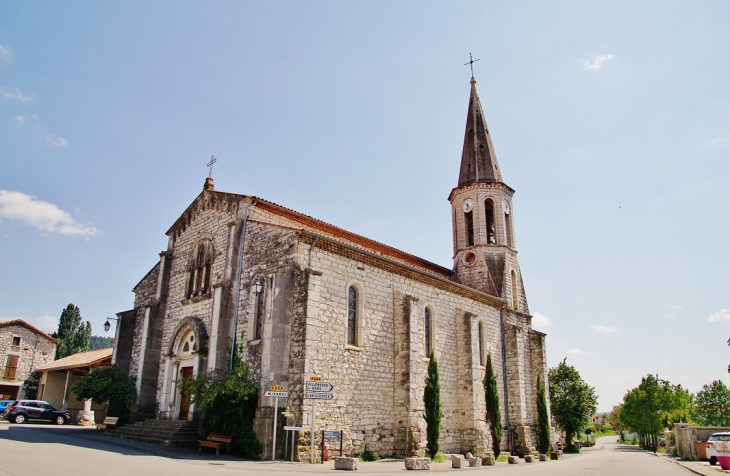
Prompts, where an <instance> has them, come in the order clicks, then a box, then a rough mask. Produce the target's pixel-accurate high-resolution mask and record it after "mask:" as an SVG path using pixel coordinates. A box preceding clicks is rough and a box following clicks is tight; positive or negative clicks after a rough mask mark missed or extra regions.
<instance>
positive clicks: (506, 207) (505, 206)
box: [503, 200, 509, 214]
mask: <svg viewBox="0 0 730 476" xmlns="http://www.w3.org/2000/svg"><path fill="white" fill-rule="evenodd" d="M503 206H504V212H505V213H507V214H509V202H508V201H507V200H505V201H504V203H503Z"/></svg>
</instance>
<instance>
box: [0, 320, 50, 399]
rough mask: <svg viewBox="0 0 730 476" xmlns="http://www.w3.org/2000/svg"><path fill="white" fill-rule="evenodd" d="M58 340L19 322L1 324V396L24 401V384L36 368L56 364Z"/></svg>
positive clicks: (25, 323) (23, 322)
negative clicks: (51, 363) (50, 363)
mask: <svg viewBox="0 0 730 476" xmlns="http://www.w3.org/2000/svg"><path fill="white" fill-rule="evenodd" d="M57 343H58V341H57V340H56V339H54V338H53V337H51V336H49V335H48V334H46V333H45V332H43V331H42V330H40V329H37V328H35V327H34V326H32V325H30V324H28V323H27V322H25V321H22V320H20V319H18V320H15V321H8V322H0V365H2V367H0V394H1V395H2V399H3V400H13V399H16V398H24V397H25V395H24V394H23V382H25V380H26V379H27V378H28V377H29V376H30V374H31V372H33V370H35V369H36V368H37V367H39V366H41V365H43V364H46V363H48V362H51V361H53V359H54V358H55V357H56V344H57Z"/></svg>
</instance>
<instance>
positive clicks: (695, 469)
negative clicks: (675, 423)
mask: <svg viewBox="0 0 730 476" xmlns="http://www.w3.org/2000/svg"><path fill="white" fill-rule="evenodd" d="M656 456H657V458H662V459H665V460H667V461H669V462H671V463H675V464H678V465H680V466H682V467H683V468H684V469H686V470H687V471H691V472H692V473H694V474H698V475H700V476H718V475H719V474H726V473H730V471H723V470H722V469H720V465H719V464H716V465H715V466H712V465H711V464H710V463H709V462H707V461H688V460H684V459H682V458H680V457H678V456H674V455H670V454H666V453H657V454H656Z"/></svg>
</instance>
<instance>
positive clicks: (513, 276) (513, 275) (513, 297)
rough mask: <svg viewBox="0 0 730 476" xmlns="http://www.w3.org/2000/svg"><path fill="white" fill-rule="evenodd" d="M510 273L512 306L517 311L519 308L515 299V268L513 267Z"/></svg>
mask: <svg viewBox="0 0 730 476" xmlns="http://www.w3.org/2000/svg"><path fill="white" fill-rule="evenodd" d="M510 275H511V277H512V307H513V308H514V309H515V310H517V311H519V310H520V305H519V302H518V300H517V277H516V275H515V270H514V269H513V270H512V273H510Z"/></svg>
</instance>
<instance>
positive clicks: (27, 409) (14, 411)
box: [5, 400, 71, 425]
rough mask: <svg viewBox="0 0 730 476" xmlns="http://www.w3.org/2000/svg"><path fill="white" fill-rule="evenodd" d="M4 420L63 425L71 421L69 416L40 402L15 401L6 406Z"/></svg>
mask: <svg viewBox="0 0 730 476" xmlns="http://www.w3.org/2000/svg"><path fill="white" fill-rule="evenodd" d="M5 418H6V419H7V420H8V421H11V422H13V423H25V422H26V421H28V420H48V421H50V422H54V423H57V424H59V425H63V424H65V423H67V422H69V421H70V420H71V414H70V413H69V412H67V411H66V410H59V409H58V408H56V407H54V406H53V405H51V404H50V403H47V402H44V401H42V400H15V401H14V402H12V403H11V404H9V405H8V406H7V409H6V410H5Z"/></svg>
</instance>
